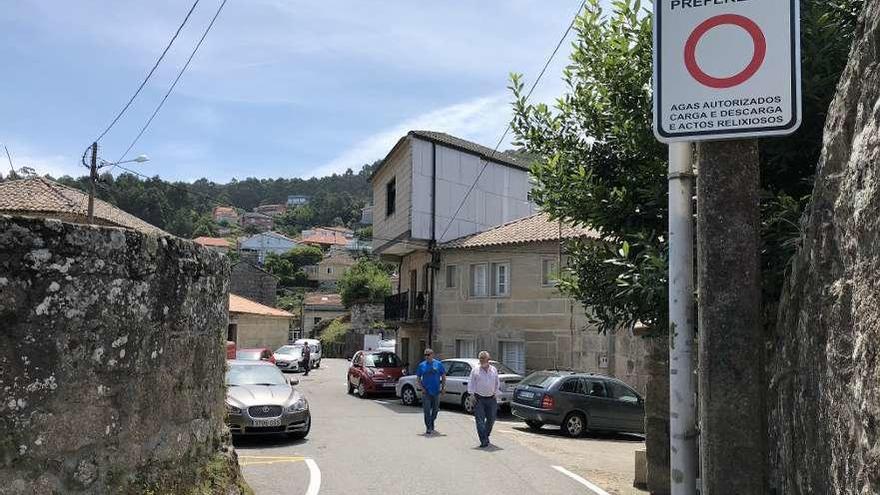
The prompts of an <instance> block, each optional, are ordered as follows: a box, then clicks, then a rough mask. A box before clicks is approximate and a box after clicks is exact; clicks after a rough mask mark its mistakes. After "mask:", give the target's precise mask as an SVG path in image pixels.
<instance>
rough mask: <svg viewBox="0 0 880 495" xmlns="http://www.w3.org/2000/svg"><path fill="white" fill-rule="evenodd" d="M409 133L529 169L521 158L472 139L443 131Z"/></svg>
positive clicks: (491, 159)
mask: <svg viewBox="0 0 880 495" xmlns="http://www.w3.org/2000/svg"><path fill="white" fill-rule="evenodd" d="M409 135H410V136H416V137H419V138H422V139H424V140H426V141H431V142H433V143H437V144H442V145H446V146H449V147H451V148H457V149H460V150H461V151H465V152H468V153H472V154H474V155H477V156H479V157H480V158H482V159H484V160H490V161H493V162H498V163H503V164H506V165H510V166H512V167H516V168H521V169H523V170H529V164H528V162H526V161H524V160H522V159H521V158H519V157H517V156H515V155H512V154H510V153H506V152H503V151H498V152H493V150H492V148H487V147H485V146H483V145H481V144H477V143H474V142H472V141H467V140H465V139H461V138H458V137H455V136H450V135H449V134H446V133H445V132H435V131H409Z"/></svg>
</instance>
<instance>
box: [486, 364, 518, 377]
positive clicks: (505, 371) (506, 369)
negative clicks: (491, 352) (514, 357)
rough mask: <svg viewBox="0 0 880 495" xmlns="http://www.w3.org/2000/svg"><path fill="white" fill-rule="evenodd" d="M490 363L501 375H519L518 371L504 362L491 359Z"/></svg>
mask: <svg viewBox="0 0 880 495" xmlns="http://www.w3.org/2000/svg"><path fill="white" fill-rule="evenodd" d="M489 363H491V364H492V366H494V367H495V369H497V370H498V374H500V375H517V374H518V373H517V372H516V371H513V370H512V369H510V367H508V366H507V365H506V364H504V363H499V362H498V361H489Z"/></svg>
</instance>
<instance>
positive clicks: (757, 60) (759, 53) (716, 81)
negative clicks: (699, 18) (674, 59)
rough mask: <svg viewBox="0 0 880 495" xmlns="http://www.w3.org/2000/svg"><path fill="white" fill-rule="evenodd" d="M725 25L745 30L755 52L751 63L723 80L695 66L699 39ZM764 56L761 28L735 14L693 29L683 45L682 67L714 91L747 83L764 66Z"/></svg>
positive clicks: (765, 51)
mask: <svg viewBox="0 0 880 495" xmlns="http://www.w3.org/2000/svg"><path fill="white" fill-rule="evenodd" d="M727 24H731V25H734V26H739V27H741V28H743V29H745V30H746V32H747V33H749V36H751V37H752V43H753V44H754V46H755V52H754V54H753V55H752V61H751V62H749V65H747V66H746V68H745V69H743V70H742V72H740V73H739V74H735V75H733V76H731V77H723V78H722V77H712V76H710V75H709V74H706V73H705V72H703V69H701V68H700V66H699V64H697V43H699V42H700V39H701V38H702V37H703V36H704V35H705V34H706V33H707V32H709V30H711V29H712V28H715V27H718V26H724V25H727ZM766 55H767V39H766V38H764V32H763V31H761V28H760V27H758V25H757V24H755V21H753V20H751V19H749V18H748V17H743V16H741V15H737V14H722V15H718V16H715V17H710V18H709V19H706V20H705V21H703V23H702V24H700V25H699V26H697V28H696V29H694V32H693V33H691V35H690V37H688V40H687V43H685V45H684V65H685V67H687V70H688V72H690V74H691V76H692V77H693V78H694V79H696V80H697V82H699V83H700V84H702V85H704V86H708V87H710V88H716V89H727V88H732V87H734V86H739V85H740V84H742V83H744V82H746V81H748V80H749V79H750V78H751V77H752V76H754V75H755V73H756V72H758V69H760V68H761V65H763V64H764V57H765V56H766Z"/></svg>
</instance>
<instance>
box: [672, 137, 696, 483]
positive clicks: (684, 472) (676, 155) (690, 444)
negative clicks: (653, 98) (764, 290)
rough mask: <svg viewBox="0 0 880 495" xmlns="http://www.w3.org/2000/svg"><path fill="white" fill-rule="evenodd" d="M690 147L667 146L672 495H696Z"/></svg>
mask: <svg viewBox="0 0 880 495" xmlns="http://www.w3.org/2000/svg"><path fill="white" fill-rule="evenodd" d="M691 158H692V153H691V143H690V142H687V141H685V142H679V143H670V144H669V334H670V335H669V443H670V457H669V469H670V483H671V484H672V486H671V490H672V494H673V495H695V493H696V484H695V482H694V480H695V479H696V478H697V431H696V414H697V411H696V393H697V390H696V383H695V382H696V380H695V378H694V216H693V203H692V202H693V182H694V174H693V167H692V165H691Z"/></svg>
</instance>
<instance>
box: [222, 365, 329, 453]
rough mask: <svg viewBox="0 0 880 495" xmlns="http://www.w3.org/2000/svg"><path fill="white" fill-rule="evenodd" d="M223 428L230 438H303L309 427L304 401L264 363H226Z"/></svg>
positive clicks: (270, 366) (276, 371)
mask: <svg viewBox="0 0 880 495" xmlns="http://www.w3.org/2000/svg"><path fill="white" fill-rule="evenodd" d="M226 364H227V370H226V412H227V414H226V425H227V426H228V427H229V430H230V431H231V432H232V434H233V435H265V434H287V435H289V436H291V437H293V438H305V437H306V435H308V434H309V430H310V429H311V426H312V416H311V413H310V412H309V403H308V401H307V400H306V398H305V397H304V396H303V395H302V394H301V393H300V392H299V391H297V390H295V389H294V388H293V386H294V385H296V384H298V383H299V382H298V380H296V379H295V378H292V379H290V381H288V380H287V378H286V377H285V376H284V375H283V374H282V373H281V371H280V370H279V369H278V368H276V367H275V365H273V364H272V363H269V362H266V361H238V360H233V361H227V362H226Z"/></svg>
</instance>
